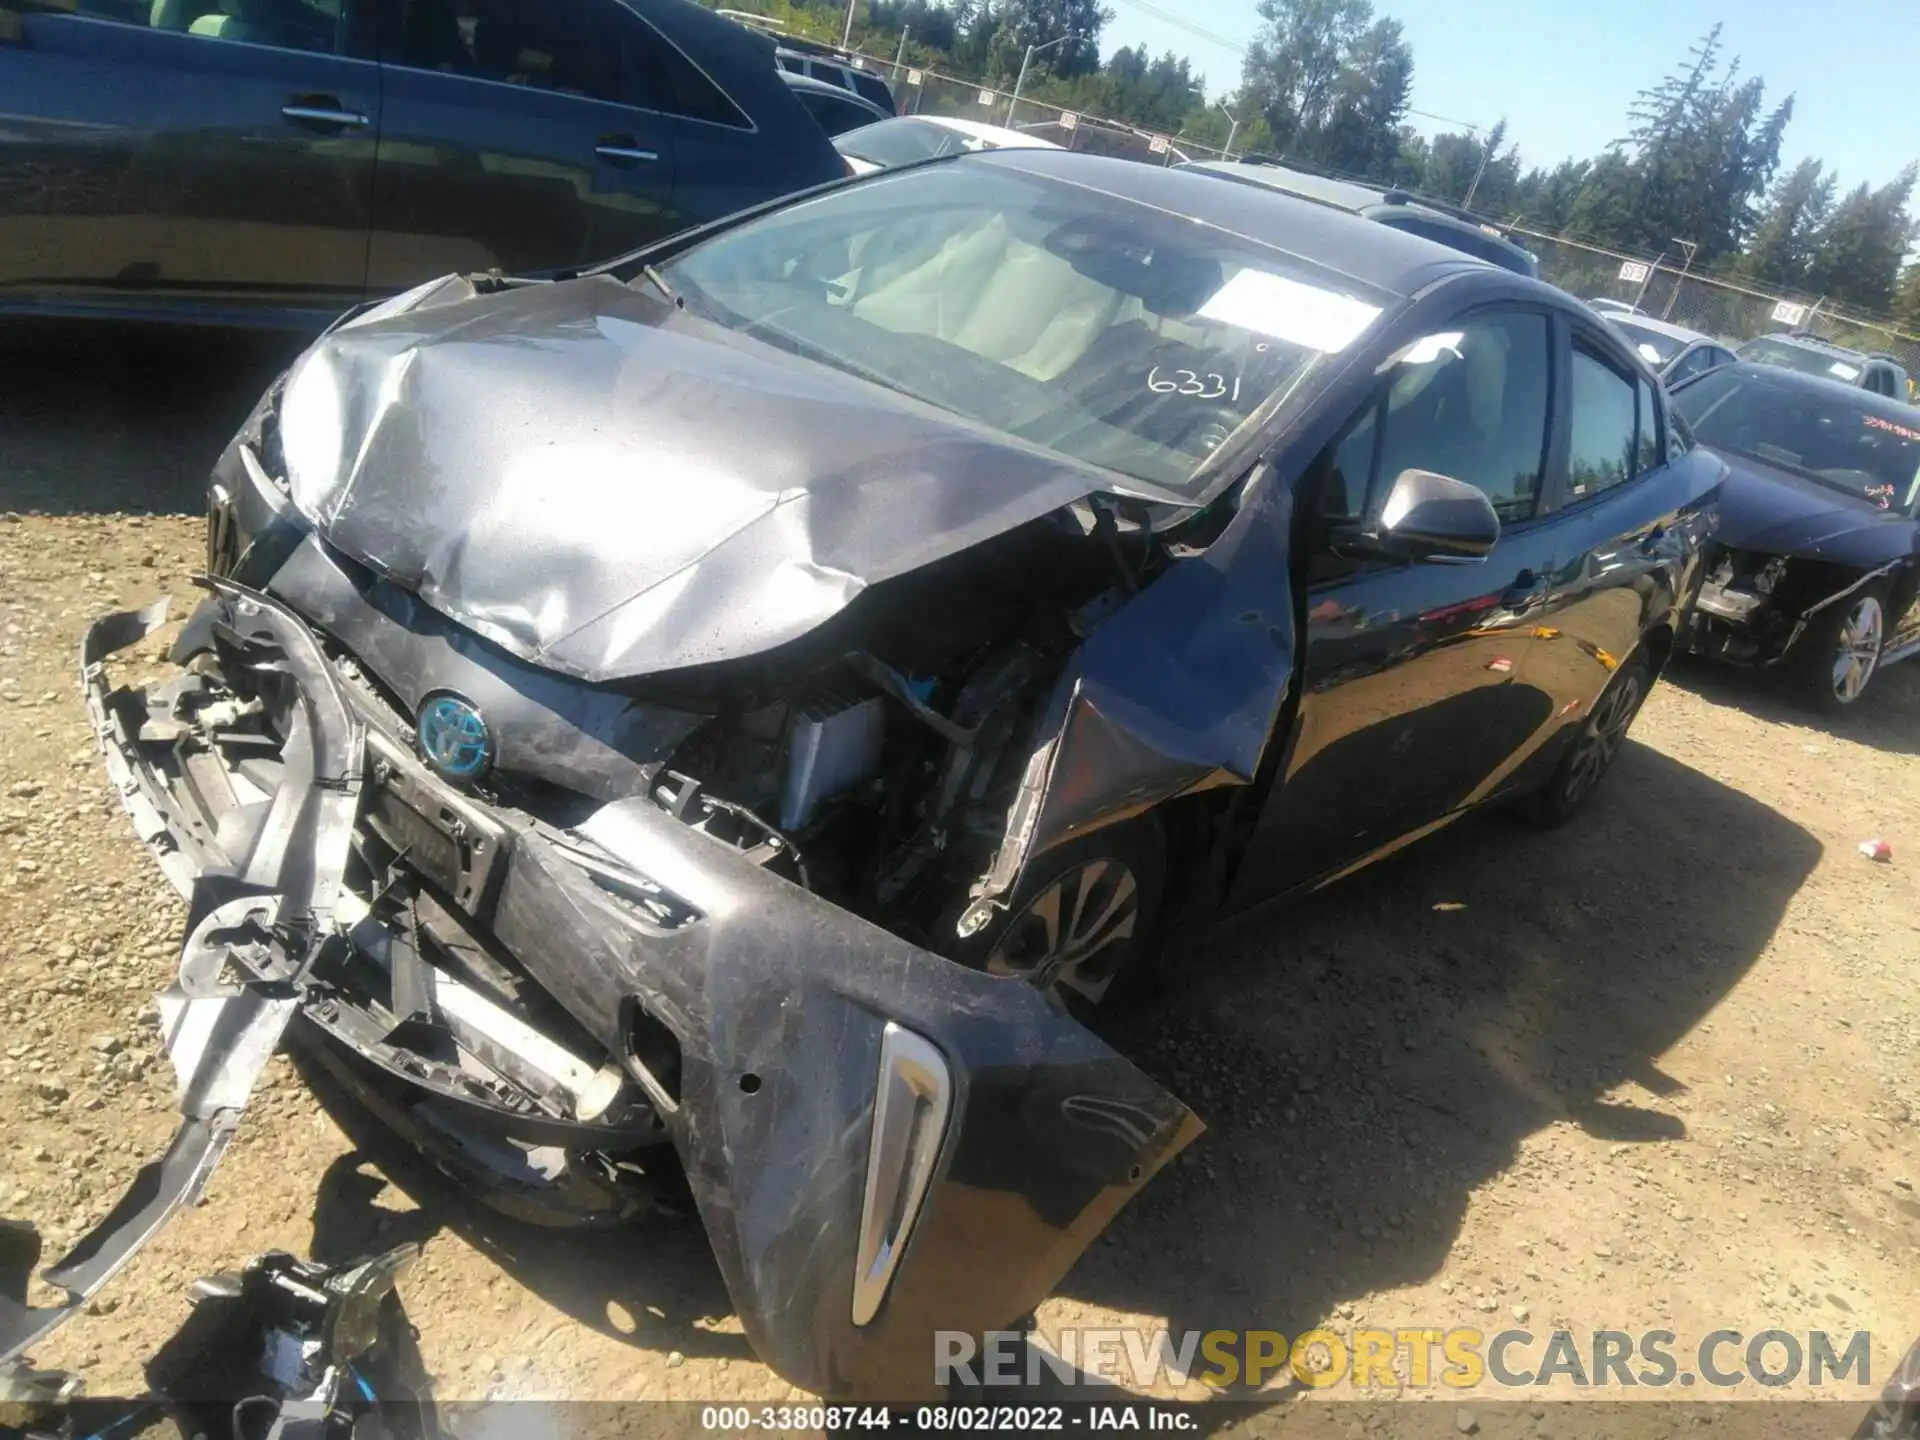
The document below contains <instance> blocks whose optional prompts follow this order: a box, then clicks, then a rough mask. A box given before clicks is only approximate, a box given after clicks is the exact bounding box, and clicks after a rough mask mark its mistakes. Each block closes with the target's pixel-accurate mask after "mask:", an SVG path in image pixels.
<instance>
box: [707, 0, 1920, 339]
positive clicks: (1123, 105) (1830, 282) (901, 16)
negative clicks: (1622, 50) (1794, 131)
mask: <svg viewBox="0 0 1920 1440" xmlns="http://www.w3.org/2000/svg"><path fill="white" fill-rule="evenodd" d="M722 3H727V4H733V5H737V6H738V7H739V8H743V9H754V10H759V11H764V12H766V13H768V14H770V15H772V16H774V17H775V18H776V19H778V20H779V21H781V23H783V24H785V25H788V26H791V27H792V28H793V29H794V30H795V31H797V32H799V33H803V34H810V35H813V36H816V37H818V38H822V39H831V40H838V39H839V38H840V34H841V31H842V28H843V26H844V24H845V16H846V0H722ZM1259 15H1260V21H1261V24H1260V29H1259V31H1258V33H1257V34H1256V36H1255V38H1254V40H1253V43H1252V44H1251V45H1249V47H1248V48H1247V51H1246V55H1245V58H1244V61H1243V64H1242V69H1241V75H1240V80H1239V84H1238V86H1237V88H1235V89H1234V90H1233V91H1231V92H1230V93H1228V94H1224V95H1214V96H1209V95H1208V94H1207V93H1206V90H1205V87H1204V86H1203V84H1202V83H1201V80H1200V77H1199V76H1198V75H1197V74H1196V73H1195V71H1194V69H1193V67H1192V64H1191V62H1190V61H1189V60H1188V59H1187V57H1185V56H1183V55H1176V54H1173V53H1171V52H1169V53H1165V54H1161V55H1157V56H1156V55H1150V54H1148V53H1147V52H1146V51H1145V50H1144V49H1134V48H1131V47H1124V46H1123V47H1121V48H1120V49H1118V50H1116V51H1114V52H1113V53H1112V54H1111V55H1110V56H1108V57H1107V58H1106V60H1105V61H1104V62H1103V61H1102V60H1101V58H1100V51H1101V46H1100V37H1101V33H1102V31H1103V30H1104V28H1105V27H1106V25H1107V24H1108V23H1109V22H1110V21H1111V20H1112V18H1113V16H1112V12H1111V11H1110V10H1108V9H1106V8H1104V7H1103V6H1102V5H1101V3H1100V0H854V24H853V40H854V43H855V44H856V45H857V46H859V47H860V48H862V49H864V50H866V51H867V52H868V53H870V54H882V55H892V54H895V53H904V57H905V59H906V61H907V63H909V64H911V65H915V66H920V67H924V68H930V69H934V70H938V71H940V72H942V73H945V74H949V75H954V76H956V77H958V78H961V79H965V80H968V81H972V82H977V83H980V84H985V85H990V86H993V87H995V88H998V89H1009V88H1011V87H1012V85H1013V83H1014V79H1015V76H1016V75H1017V74H1018V73H1019V70H1020V67H1021V62H1022V58H1023V57H1024V56H1025V55H1026V54H1027V49H1028V47H1029V46H1034V47H1045V48H1044V49H1041V48H1036V50H1035V53H1034V56H1033V60H1032V63H1031V67H1030V69H1029V71H1028V74H1027V78H1026V82H1025V85H1024V87H1023V90H1022V93H1023V95H1026V96H1029V97H1031V98H1032V99H1034V100H1035V101H1038V102H1041V103H1044V104H1049V105H1059V106H1060V107H1062V108H1063V109H1072V110H1078V111H1082V112H1085V113H1087V114H1089V115H1097V116H1104V117H1106V118H1109V119H1114V120H1119V121H1123V122H1126V123H1128V124H1131V125H1136V126H1139V127H1140V128H1142V129H1148V130H1156V131H1162V132H1165V133H1167V134H1171V135H1174V136H1176V137H1183V138H1185V139H1187V140H1190V141H1192V142H1193V143H1195V144H1198V145H1203V146H1210V147H1213V148H1215V149H1219V148H1221V147H1223V146H1224V145H1225V144H1226V141H1227V139H1228V135H1229V133H1230V132H1231V133H1232V134H1233V140H1234V145H1233V148H1234V151H1235V153H1236V154H1249V153H1252V154H1264V155H1268V156H1273V157H1275V158H1280V159H1285V160H1290V161H1293V162H1296V163H1305V164H1308V165H1310V166H1313V167H1316V168H1319V169H1323V170H1327V171H1331V172H1334V173H1337V174H1343V175H1350V176H1353V177H1355V178H1360V179H1366V180H1372V181H1376V182H1380V183H1383V184H1390V185H1398V186H1403V187H1405V188H1408V189H1411V190H1416V191H1419V192H1420V193H1423V194H1427V195H1431V196H1434V197H1435V198H1438V199H1443V200H1450V201H1453V202H1455V203H1462V204H1470V205H1471V207H1472V208H1473V209H1474V210H1475V211H1477V212H1479V213H1481V214H1484V215H1488V216H1492V217H1494V218H1497V219H1501V220H1504V221H1506V222H1508V223H1511V224H1517V225H1521V226H1524V227H1525V228H1527V229H1530V230H1536V231H1541V232H1544V233H1547V234H1553V235H1559V236H1563V237H1565V238H1567V239H1570V240H1578V241H1585V242H1588V243H1591V244H1596V245H1600V246H1604V247H1607V248H1609V249H1617V250H1623V251H1629V252H1632V253H1635V254H1643V255H1654V254H1665V255H1670V256H1673V257H1675V258H1678V256H1679V255H1680V254H1681V253H1682V249H1683V247H1679V246H1677V244H1676V242H1677V241H1679V240H1685V241H1686V242H1688V244H1690V245H1691V246H1693V247H1694V249H1693V256H1692V266H1693V268H1694V269H1695V270H1697V271H1703V272H1706V273H1709V274H1717V275H1721V276H1724V277H1727V278H1730V279H1735V280H1741V281H1744V282H1747V283H1750V284H1753V285H1755V286H1758V287H1761V288H1765V289H1770V290H1782V291H1791V292H1794V293H1796V294H1801V295H1805V296H1808V297H1811V298H1819V297H1825V299H1826V301H1827V303H1828V304H1829V305H1830V306H1837V307H1841V308H1844V309H1848V310H1852V311H1856V312H1864V313H1866V314H1869V315H1874V316H1886V317H1890V318H1892V319H1893V321H1894V322H1895V323H1896V324H1898V325H1900V326H1901V327H1902V328H1904V329H1907V330H1910V331H1914V330H1920V263H1907V257H1908V254H1909V252H1910V251H1911V250H1912V248H1913V245H1914V242H1915V240H1916V238H1920V224H1916V222H1915V219H1914V217H1913V215H1912V210H1911V205H1912V200H1913V193H1914V185H1915V177H1916V171H1917V169H1920V166H1916V165H1909V166H1908V167H1907V168H1906V169H1905V170H1903V171H1901V172H1900V174H1899V175H1898V176H1896V177H1895V178H1894V179H1893V180H1891V181H1889V182H1887V183H1886V184H1883V185H1879V186H1874V185H1870V184H1867V183H1866V182H1860V183H1857V184H1855V185H1853V186H1852V187H1850V188H1847V189H1844V190H1843V189H1842V182H1841V176H1840V173H1839V171H1838V170H1837V169H1836V168H1835V167H1833V166H1831V165H1829V164H1827V163H1826V162H1825V161H1822V160H1819V159H1816V158H1808V159H1806V160H1802V161H1801V162H1800V163H1799V164H1797V165H1795V166H1793V167H1791V168H1789V169H1785V170H1784V171H1783V169H1782V164H1781V145H1782V142H1783V140H1784V138H1785V136H1786V133H1787V129H1788V126H1789V125H1790V123H1791V122H1792V119H1793V104H1794V101H1793V96H1792V95H1791V94H1787V95H1783V96H1781V97H1779V98H1778V99H1775V98H1773V97H1772V96H1771V95H1770V94H1769V91H1768V86H1767V82H1766V81H1765V79H1764V78H1763V77H1761V76H1758V75H1751V76H1750V75H1745V74H1743V73H1742V70H1741V66H1740V62H1739V60H1738V58H1737V57H1730V56H1729V55H1728V54H1727V53H1726V50H1725V47H1724V45H1723V43H1722V40H1721V29H1720V27H1719V26H1717V25H1716V26H1715V27H1714V28H1713V29H1712V30H1710V31H1709V32H1708V33H1707V34H1706V35H1705V36H1704V37H1702V39H1701V40H1700V41H1699V42H1698V43H1697V44H1696V45H1694V46H1693V47H1691V49H1690V50H1689V51H1688V53H1687V55H1686V56H1685V57H1684V58H1683V59H1682V60H1681V61H1680V63H1679V64H1678V65H1676V66H1675V68H1674V69H1673V71H1672V72H1671V73H1670V74H1668V75H1667V76H1666V77H1665V78H1663V79H1660V80H1658V81H1657V82H1655V83H1653V84H1652V85H1650V86H1649V87H1648V88H1647V89H1645V90H1642V91H1641V92H1640V93H1639V94H1638V95H1637V96H1636V97H1635V100H1634V102H1633V104H1632V106H1631V107H1630V108H1629V110H1628V113H1627V114H1626V116H1624V117H1623V131H1624V133H1623V134H1622V135H1621V137H1620V138H1619V139H1618V140H1616V141H1615V142H1614V143H1612V144H1610V145H1609V146H1607V147H1606V149H1604V150H1603V151H1602V152H1601V153H1600V154H1598V155H1595V156H1592V157H1590V158H1587V159H1577V160H1566V161H1562V162H1561V163H1559V164H1557V165H1554V166H1552V167H1551V168H1546V167H1540V166H1533V167H1528V166H1526V165H1525V164H1523V162H1522V159H1521V154H1520V151H1519V149H1518V147H1517V145H1516V144H1515V143H1514V141H1513V139H1512V137H1511V136H1510V135H1509V134H1508V129H1507V124H1506V122H1505V121H1504V120H1502V121H1500V122H1499V123H1498V124H1496V125H1494V126H1492V127H1491V128H1490V129H1488V130H1487V131H1486V132H1484V133H1479V132H1476V131H1470V130H1456V131H1450V132H1445V133H1441V134H1437V135H1434V136H1433V137H1432V138H1431V139H1429V138H1428V137H1426V136H1425V135H1422V134H1420V133H1419V132H1418V131H1416V130H1415V129H1414V128H1413V127H1412V126H1411V125H1409V124H1408V123H1407V122H1408V116H1409V113H1410V109H1411V103H1412V95H1413V79H1414V67H1415V57H1414V54H1413V50H1412V47H1411V46H1410V45H1409V44H1408V42H1407V39H1406V36H1405V33H1404V32H1403V30H1402V28H1401V26H1400V23H1399V22H1398V21H1397V20H1395V19H1393V18H1392V17H1391V16H1389V15H1386V14H1383V13H1381V12H1380V11H1379V10H1377V9H1376V7H1375V5H1374V3H1373V0H1260V4H1259ZM903 38H904V47H903V46H902V40H903Z"/></svg>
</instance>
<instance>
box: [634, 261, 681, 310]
mask: <svg viewBox="0 0 1920 1440" xmlns="http://www.w3.org/2000/svg"><path fill="white" fill-rule="evenodd" d="M640 273H641V274H642V275H643V276H645V277H646V279H647V282H648V283H649V284H650V285H652V286H653V288H654V289H656V290H658V291H659V292H660V293H661V294H662V295H663V296H665V297H666V299H667V300H668V302H669V303H670V304H672V305H673V306H674V307H675V308H676V309H680V310H684V309H686V308H687V302H686V301H685V300H683V299H681V298H680V293H679V291H677V290H675V289H674V288H673V287H672V286H671V285H669V284H667V281H666V277H665V276H663V275H662V274H661V273H660V272H659V271H658V270H656V269H654V268H653V266H651V265H642V266H641V267H640Z"/></svg>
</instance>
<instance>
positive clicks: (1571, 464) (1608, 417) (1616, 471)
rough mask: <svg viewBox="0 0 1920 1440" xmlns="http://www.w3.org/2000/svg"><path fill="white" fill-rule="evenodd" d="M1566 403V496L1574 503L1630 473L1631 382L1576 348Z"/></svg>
mask: <svg viewBox="0 0 1920 1440" xmlns="http://www.w3.org/2000/svg"><path fill="white" fill-rule="evenodd" d="M1572 404H1573V423H1572V433H1571V436H1570V438H1569V444H1568V449H1567V493H1568V495H1569V496H1570V497H1571V498H1573V499H1575V500H1580V499H1585V498H1586V497H1587V496H1589V495H1598V494H1599V493H1600V492H1601V491H1602V490H1610V489H1612V488H1613V487H1614V486H1615V485H1618V484H1620V483H1621V482H1622V481H1624V480H1626V478H1627V477H1628V476H1629V475H1631V474H1632V473H1633V471H1634V466H1635V463H1636V461H1637V459H1638V456H1637V454H1636V447H1635V436H1636V433H1637V429H1638V426H1637V418H1638V417H1637V415H1636V410H1637V404H1636V399H1635V394H1634V383H1633V381H1631V380H1629V379H1628V378H1627V377H1626V376H1625V375H1624V374H1622V373H1621V372H1620V371H1618V370H1616V369H1614V368H1613V366H1612V365H1610V364H1608V363H1607V362H1606V361H1604V360H1602V359H1600V358H1599V357H1598V356H1596V355H1594V354H1592V353H1591V352H1590V351H1588V350H1586V349H1585V348H1583V347H1581V346H1577V345H1576V346H1575V347H1574V351H1573V393H1572Z"/></svg>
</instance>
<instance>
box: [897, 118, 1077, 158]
mask: <svg viewBox="0 0 1920 1440" xmlns="http://www.w3.org/2000/svg"><path fill="white" fill-rule="evenodd" d="M895 118H896V119H900V120H918V121H921V122H922V123H924V124H927V125H938V126H940V127H941V128H943V129H946V130H957V131H959V132H960V133H961V134H962V135H971V136H973V137H974V138H975V139H976V140H985V141H988V142H989V143H991V144H994V145H1015V146H1020V145H1027V146H1031V147H1032V148H1034V149H1035V150H1061V149H1064V148H1065V147H1064V146H1061V145H1056V144H1055V143H1054V142H1053V141H1051V140H1042V139H1041V138H1040V137H1039V136H1038V135H1034V134H1031V133H1030V132H1028V131H1025V130H1010V129H1008V128H1007V127H1006V126H1005V125H989V124H987V123H986V122H985V121H984V120H963V119H961V118H960V117H959V116H958V115H900V116H896V117H895Z"/></svg>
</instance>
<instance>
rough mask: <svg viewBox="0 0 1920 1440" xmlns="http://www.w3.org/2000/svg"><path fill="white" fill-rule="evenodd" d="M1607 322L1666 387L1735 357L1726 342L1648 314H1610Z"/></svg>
mask: <svg viewBox="0 0 1920 1440" xmlns="http://www.w3.org/2000/svg"><path fill="white" fill-rule="evenodd" d="M1607 323H1608V324H1610V325H1612V326H1613V328H1614V329H1616V330H1618V331H1619V332H1620V333H1621V334H1622V335H1624V336H1626V337H1627V339H1628V340H1629V341H1631V342H1632V343H1633V348H1634V350H1635V351H1637V352H1638V353H1639V356H1640V358H1641V359H1642V360H1644V361H1646V362H1647V364H1649V365H1651V366H1652V367H1653V372H1654V374H1656V375H1658V376H1659V377H1660V378H1661V379H1662V380H1664V381H1666V382H1667V384H1669V385H1678V384H1679V383H1680V382H1681V381H1682V380H1691V379H1692V378H1693V377H1694V376H1696V375H1704V374H1706V373H1707V371H1709V370H1712V369H1715V368H1717V367H1718V366H1721V365H1731V364H1732V363H1733V362H1734V360H1735V359H1736V358H1737V357H1736V356H1735V355H1734V353H1733V347H1732V346H1731V345H1730V344H1729V343H1728V342H1727V341H1725V340H1716V339H1714V338H1713V336H1711V335H1702V334H1701V333H1700V332H1699V331H1698V330H1689V329H1687V328H1686V326H1684V325H1674V324H1671V323H1669V322H1668V321H1665V320H1655V319H1654V318H1653V317H1652V316H1650V315H1609V316H1607Z"/></svg>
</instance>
